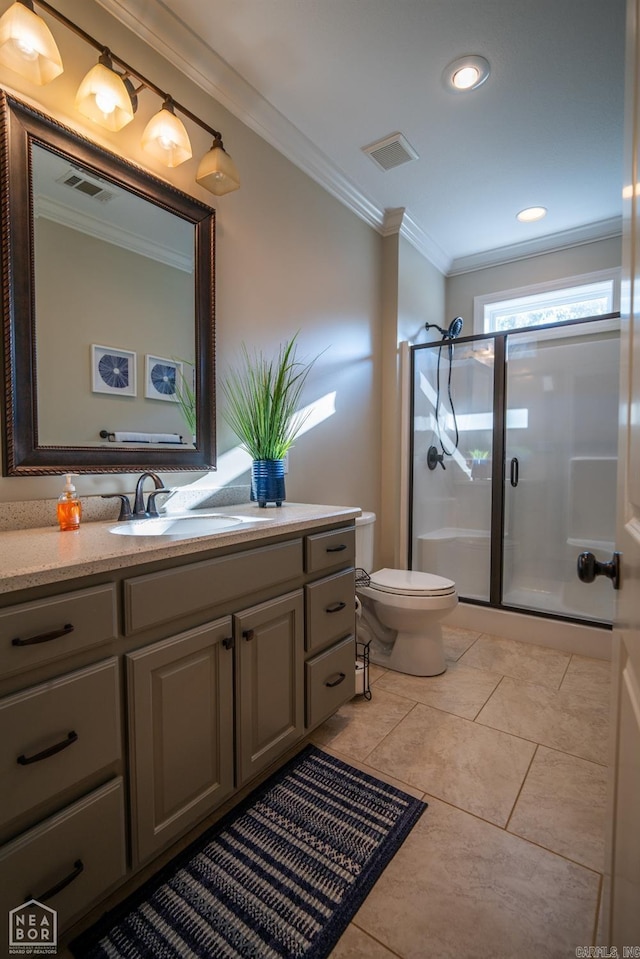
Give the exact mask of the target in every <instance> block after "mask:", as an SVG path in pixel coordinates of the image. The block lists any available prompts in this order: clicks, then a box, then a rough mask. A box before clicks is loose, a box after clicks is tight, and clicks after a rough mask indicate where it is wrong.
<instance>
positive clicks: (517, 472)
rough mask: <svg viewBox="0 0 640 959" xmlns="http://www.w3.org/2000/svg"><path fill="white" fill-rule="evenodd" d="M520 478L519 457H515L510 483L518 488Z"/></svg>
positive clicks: (511, 467)
mask: <svg viewBox="0 0 640 959" xmlns="http://www.w3.org/2000/svg"><path fill="white" fill-rule="evenodd" d="M519 478H520V464H519V462H518V457H517V456H514V457H513V458H512V460H511V466H510V477H509V480H510V483H511V485H512V486H513V487H516V486H517V485H518V481H519Z"/></svg>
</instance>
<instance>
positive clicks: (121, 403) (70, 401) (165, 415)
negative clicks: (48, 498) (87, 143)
mask: <svg viewBox="0 0 640 959" xmlns="http://www.w3.org/2000/svg"><path fill="white" fill-rule="evenodd" d="M32 171H33V217H34V254H35V264H36V270H35V316H36V326H35V329H36V340H37V344H38V354H37V357H36V374H37V383H38V409H37V413H38V435H39V439H40V442H41V443H42V444H44V445H45V446H77V445H81V446H104V445H105V442H107V441H108V440H105V439H104V438H101V437H100V432H101V431H102V430H107V432H108V433H109V434H112V435H115V436H120V435H121V434H123V433H130V434H136V433H137V434H144V433H148V434H150V436H153V435H163V436H172V437H175V438H176V442H180V441H182V443H189V444H191V445H192V446H193V438H192V434H193V432H194V431H193V429H192V428H191V426H190V424H188V423H187V422H186V420H185V418H184V417H183V414H182V410H181V408H180V405H179V403H178V402H177V399H178V395H179V392H178V391H179V389H180V387H181V386H182V379H181V374H182V378H187V377H188V378H190V377H191V376H192V373H193V369H194V358H195V335H194V334H195V330H194V323H193V316H194V292H195V291H194V280H193V270H194V258H193V227H192V225H191V224H190V223H186V222H185V221H184V220H180V219H178V218H177V217H175V216H174V215H173V214H172V213H169V212H168V211H167V210H163V209H162V208H161V207H157V206H153V205H152V204H150V203H148V202H147V201H146V200H143V199H141V198H140V197H136V196H131V195H130V194H129V193H128V191H126V190H123V189H122V188H121V187H119V186H117V185H115V184H111V183H108V182H106V181H105V180H103V179H101V178H100V177H97V176H95V175H92V174H91V173H90V172H89V171H88V170H87V169H86V168H85V167H83V166H81V165H80V164H78V163H70V162H69V161H68V160H67V159H66V158H63V157H60V156H58V155H56V154H55V153H52V152H51V151H50V150H46V149H44V148H43V147H41V146H38V145H34V147H33V151H32ZM115 277H117V282H114V278H115ZM118 359H120V361H121V364H122V362H123V361H124V363H125V364H126V370H125V369H123V370H122V371H121V370H120V369H119V367H118V365H117V364H118ZM114 370H115V371H116V372H115V374H114ZM112 442H113V441H112Z"/></svg>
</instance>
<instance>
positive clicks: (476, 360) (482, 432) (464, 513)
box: [411, 338, 494, 601]
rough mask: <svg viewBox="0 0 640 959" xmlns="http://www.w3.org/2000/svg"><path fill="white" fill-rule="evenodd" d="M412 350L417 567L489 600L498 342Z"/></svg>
mask: <svg viewBox="0 0 640 959" xmlns="http://www.w3.org/2000/svg"><path fill="white" fill-rule="evenodd" d="M412 355H413V463H412V496H411V509H412V517H411V530H412V533H411V568H412V569H415V570H423V571H425V572H430V573H435V574H436V575H439V576H445V577H447V578H448V579H452V580H454V581H455V583H456V585H457V589H458V595H459V596H461V597H464V598H467V599H475V600H484V601H488V600H489V598H490V584H491V508H492V491H491V478H492V474H493V469H494V467H493V430H494V410H493V405H494V400H493V397H494V340H493V338H486V339H485V338H483V339H474V340H473V341H472V342H468V343H465V342H462V343H459V342H457V341H448V342H447V341H443V342H442V343H441V344H439V345H429V346H424V347H416V348H414V350H413V353H412ZM456 433H457V437H458V442H457V444H456Z"/></svg>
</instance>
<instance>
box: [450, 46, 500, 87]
mask: <svg viewBox="0 0 640 959" xmlns="http://www.w3.org/2000/svg"><path fill="white" fill-rule="evenodd" d="M490 72H491V67H490V66H489V61H488V60H485V58H484V57H478V56H475V55H469V56H467V57H459V58H458V59H457V60H454V61H453V62H452V63H450V64H449V66H448V67H446V69H445V70H444V72H443V74H442V80H443V83H444V85H445V87H447V89H449V90H453V91H454V92H455V93H465V92H466V91H467V90H476V89H477V88H478V87H479V86H481V85H482V84H483V83H484V81H485V80H486V79H487V77H488V76H489V74H490Z"/></svg>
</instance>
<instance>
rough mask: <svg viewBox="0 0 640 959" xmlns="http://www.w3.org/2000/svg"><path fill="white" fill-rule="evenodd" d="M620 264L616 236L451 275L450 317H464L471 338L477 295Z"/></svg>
mask: <svg viewBox="0 0 640 959" xmlns="http://www.w3.org/2000/svg"><path fill="white" fill-rule="evenodd" d="M621 263H622V238H621V237H615V238H612V239H609V240H600V241H599V242H596V243H585V244H583V245H582V246H574V247H570V248H569V249H566V250H560V251H558V252H556V253H545V254H543V255H541V256H530V257H527V258H526V259H523V260H514V262H513V263H503V264H501V265H500V266H492V267H488V268H487V269H485V270H474V271H473V272H471V273H461V274H460V275H459V276H451V277H449V278H448V280H447V300H446V311H447V317H449V322H450V321H451V320H452V319H453V317H454V316H462V317H463V318H464V333H465V334H466V335H469V334H471V333H472V332H473V298H474V296H481V295H482V294H486V293H496V292H499V291H500V290H515V289H518V287H521V286H528V285H529V284H531V283H544V282H547V281H551V280H559V279H562V277H565V276H579V275H580V274H581V273H592V272H595V271H596V270H606V269H609V268H613V267H619V266H620V264H621Z"/></svg>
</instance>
